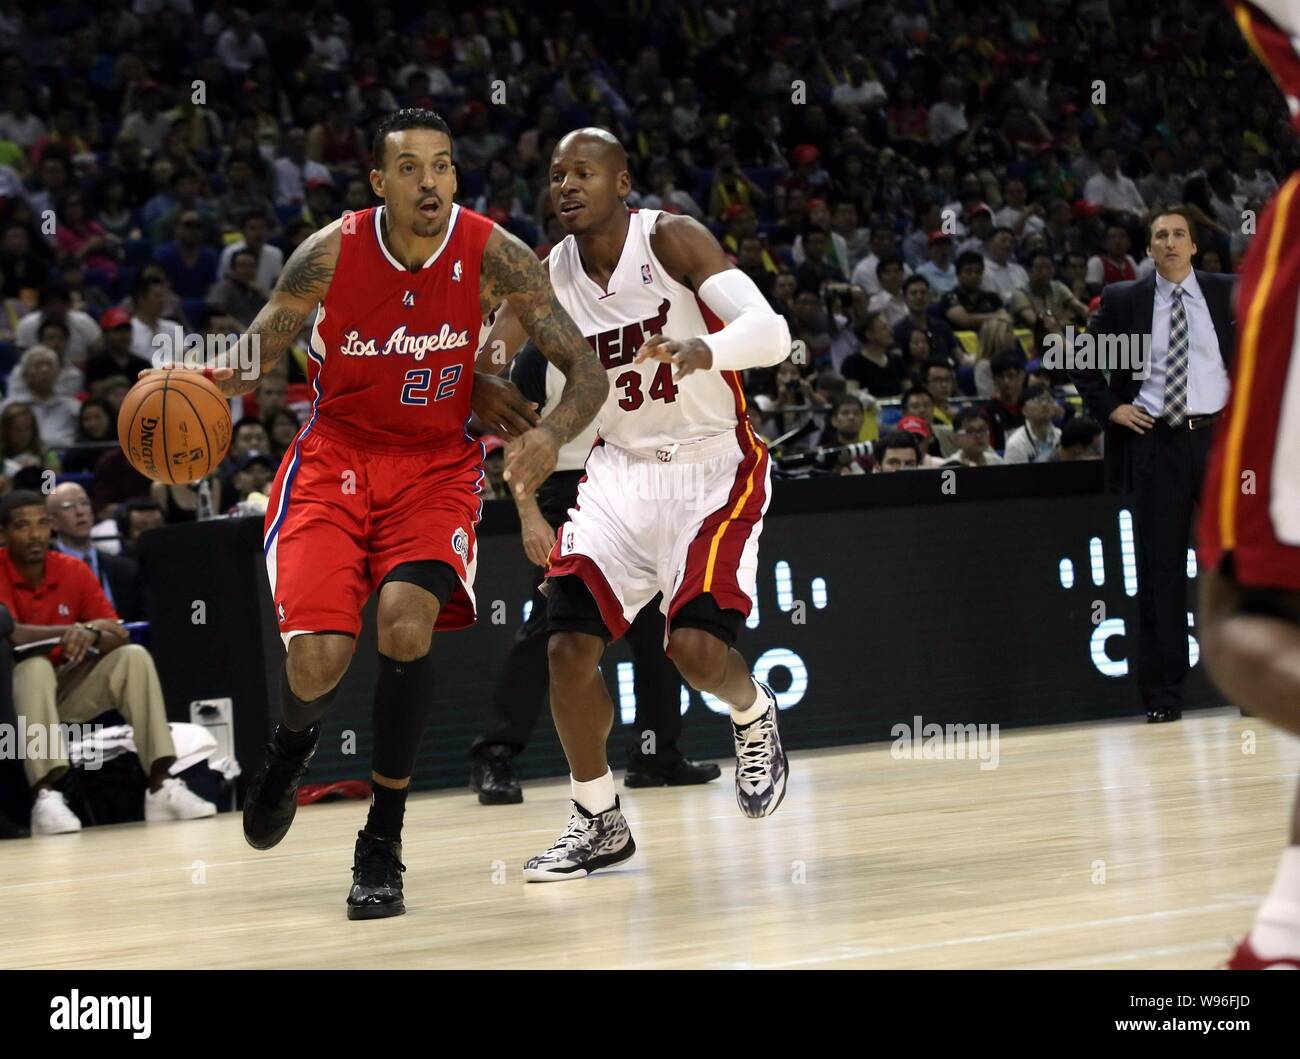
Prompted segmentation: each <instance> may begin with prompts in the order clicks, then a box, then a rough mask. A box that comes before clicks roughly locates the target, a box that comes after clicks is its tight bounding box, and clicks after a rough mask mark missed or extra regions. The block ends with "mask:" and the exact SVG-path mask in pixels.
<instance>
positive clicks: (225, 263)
mask: <svg viewBox="0 0 1300 1059" xmlns="http://www.w3.org/2000/svg"><path fill="white" fill-rule="evenodd" d="M239 231H240V234H241V235H242V236H243V239H241V240H239V241H238V242H234V243H231V244H230V245H229V246H227V247H226V248H225V249H224V250H222V251H221V261H220V262H219V263H218V265H217V276H218V277H222V276H225V275H227V274H228V273H229V272H230V266H231V264H232V263H233V261H234V259H235V255H236V254H238V253H239V252H240V251H244V250H246V251H249V252H251V253H252V254H253V263H254V269H253V274H254V285H255V286H258V287H261V288H262V289H263V290H267V291H269V290H271V288H272V287H274V286H275V281H276V280H277V279H279V278H280V270H281V269H283V268H284V252H283V251H282V250H280V248H279V247H277V246H272V245H271V244H270V243H268V242H267V241H266V240H267V238H268V236H269V235H270V233H271V226H270V222H269V221H268V220H267V218H266V214H264V213H256V212H253V213H249V214H247V215H246V216H245V217H244V218H243V220H242V221H241V223H240V226H239Z"/></svg>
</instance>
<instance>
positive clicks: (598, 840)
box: [524, 796, 636, 882]
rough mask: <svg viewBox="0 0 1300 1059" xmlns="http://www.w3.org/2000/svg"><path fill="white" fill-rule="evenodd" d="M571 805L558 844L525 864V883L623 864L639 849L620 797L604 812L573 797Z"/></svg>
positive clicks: (573, 876) (577, 875)
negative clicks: (582, 804)
mask: <svg viewBox="0 0 1300 1059" xmlns="http://www.w3.org/2000/svg"><path fill="white" fill-rule="evenodd" d="M569 804H570V805H571V806H573V814H572V815H571V816H570V817H569V826H568V827H566V828H565V829H564V833H563V834H562V835H560V837H559V838H557V839H556V840H555V845H553V846H552V847H551V848H550V849H548V850H547V851H546V852H545V853H542V854H540V855H539V856H536V857H533V859H532V860H530V861H529V862H528V863H527V864H525V865H524V881H525V882H558V881H560V880H561V879H581V878H584V877H585V876H588V875H590V874H591V873H592V872H594V871H597V870H598V869H600V868H608V867H611V866H612V865H615V864H621V863H623V861H625V860H628V859H629V858H630V857H631V856H632V854H633V853H635V852H636V843H635V842H633V841H632V830H631V828H629V827H628V826H627V818H626V817H625V816H624V815H623V810H622V809H621V808H619V803H618V798H617V796H616V797H615V798H614V808H613V809H606V810H605V811H604V812H603V813H589V812H587V810H586V809H584V808H583V807H582V806H581V805H579V804H578V803H577V802H575V801H572V800H570V802H569Z"/></svg>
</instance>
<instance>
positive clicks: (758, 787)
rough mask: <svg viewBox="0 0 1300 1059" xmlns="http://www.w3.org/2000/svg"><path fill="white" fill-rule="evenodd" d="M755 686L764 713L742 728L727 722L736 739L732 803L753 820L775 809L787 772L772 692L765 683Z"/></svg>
mask: <svg viewBox="0 0 1300 1059" xmlns="http://www.w3.org/2000/svg"><path fill="white" fill-rule="evenodd" d="M759 687H760V688H761V689H762V691H763V694H764V695H766V696H767V702H768V706H767V713H765V714H763V716H762V717H760V718H758V720H756V721H753V722H751V723H750V724H747V725H745V726H744V727H743V728H741V727H738V726H737V725H736V723H735V722H734V721H733V722H732V725H731V734H732V736H733V737H734V738H735V740H736V802H737V804H739V806H740V811H741V812H742V813H744V814H745V815H746V816H749V817H753V818H754V819H755V820H757V819H759V818H760V817H764V816H771V815H772V814H773V813H774V812H776V808H777V806H778V805H780V804H781V799H782V798H784V797H785V781H786V778H787V776H788V775H789V772H790V763H789V761H788V760H787V759H786V756H785V750H783V749H782V747H781V733H780V732H779V731H777V726H776V695H775V694H773V692H772V689H771V688H769V687H768V686H767V685H766V684H759Z"/></svg>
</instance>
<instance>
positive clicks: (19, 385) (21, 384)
mask: <svg viewBox="0 0 1300 1059" xmlns="http://www.w3.org/2000/svg"><path fill="white" fill-rule="evenodd" d="M68 338H69V335H68V325H67V324H66V323H64V322H63V321H62V320H46V321H45V323H43V324H41V331H40V337H39V339H38V341H37V343H36V345H37V346H44V347H45V348H46V349H50V350H53V352H54V355H55V356H57V357H58V358H59V377H58V378H57V379H56V380H55V381H54V392H55V393H57V394H59V395H60V396H63V397H75V396H76V395H77V394H79V393H81V391H82V390H83V389H85V386H86V376H85V374H84V373H83V372H82V370H81V369H80V368H79V367H77V366H76V365H75V364H70V363H68ZM32 348H36V347H32ZM15 367H16V366H15ZM8 385H9V396H10V397H12V398H16V399H18V400H21V401H25V400H27V399H28V398H30V397H31V391H30V390H28V389H27V383H26V382H25V381H24V380H23V377H22V374H21V372H19V371H17V370H14V371H12V372H10V374H9V380H8Z"/></svg>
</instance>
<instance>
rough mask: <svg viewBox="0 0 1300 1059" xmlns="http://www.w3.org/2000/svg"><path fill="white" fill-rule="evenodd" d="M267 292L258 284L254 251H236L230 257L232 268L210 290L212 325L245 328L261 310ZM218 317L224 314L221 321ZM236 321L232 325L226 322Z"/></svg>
mask: <svg viewBox="0 0 1300 1059" xmlns="http://www.w3.org/2000/svg"><path fill="white" fill-rule="evenodd" d="M267 297H268V292H267V291H266V289H265V288H264V287H260V286H258V285H257V258H256V257H255V256H254V255H253V252H252V251H251V250H237V251H235V253H234V255H233V256H232V257H231V259H230V270H229V271H228V272H227V273H226V275H225V276H224V277H222V278H221V279H220V280H218V281H217V283H216V286H214V287H213V288H212V290H211V291H210V292H209V293H208V299H207V305H208V308H209V309H211V310H212V313H213V321H212V326H213V327H214V328H217V329H218V330H226V329H229V330H238V331H246V330H247V329H248V326H249V325H250V324H251V323H252V322H253V318H254V317H255V316H257V314H258V313H259V312H261V311H262V306H264V305H265V304H266V300H267ZM217 317H221V318H222V319H221V320H218V319H217ZM227 320H230V321H234V325H235V326H234V327H230V326H229V325H228V324H226V323H225V321H227Z"/></svg>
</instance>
